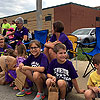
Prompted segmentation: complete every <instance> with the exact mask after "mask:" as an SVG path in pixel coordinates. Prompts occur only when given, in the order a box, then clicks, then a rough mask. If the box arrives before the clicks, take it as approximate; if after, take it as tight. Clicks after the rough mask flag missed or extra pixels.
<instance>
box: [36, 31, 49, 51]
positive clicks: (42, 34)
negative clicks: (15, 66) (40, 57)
mask: <svg viewBox="0 0 100 100" xmlns="http://www.w3.org/2000/svg"><path fill="white" fill-rule="evenodd" d="M47 34H48V30H40V31H37V30H35V31H34V38H35V39H36V40H38V41H40V43H41V51H43V50H44V44H45V43H46V39H47Z"/></svg>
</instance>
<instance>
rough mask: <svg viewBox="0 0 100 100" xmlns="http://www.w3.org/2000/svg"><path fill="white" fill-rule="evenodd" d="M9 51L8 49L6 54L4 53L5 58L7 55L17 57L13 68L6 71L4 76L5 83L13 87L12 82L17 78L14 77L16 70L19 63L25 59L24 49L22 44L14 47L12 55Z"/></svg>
mask: <svg viewBox="0 0 100 100" xmlns="http://www.w3.org/2000/svg"><path fill="white" fill-rule="evenodd" d="M11 51H12V50H10V49H8V50H6V52H5V54H6V56H7V55H10V56H14V54H16V55H17V57H16V66H15V67H14V68H12V69H10V70H8V72H6V74H5V80H6V82H8V83H9V82H12V83H11V84H10V87H12V86H15V84H14V82H13V81H14V80H15V79H16V77H17V76H16V68H17V67H18V66H19V64H20V63H22V62H23V61H24V60H25V59H26V47H25V45H24V44H20V45H16V48H15V51H14V53H13V52H11ZM12 53H13V54H12ZM8 73H9V74H10V76H11V77H10V76H9V75H8ZM13 89H14V90H16V89H18V88H17V87H16V86H15V87H14V88H13Z"/></svg>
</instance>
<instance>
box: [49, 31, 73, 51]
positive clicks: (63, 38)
mask: <svg viewBox="0 0 100 100" xmlns="http://www.w3.org/2000/svg"><path fill="white" fill-rule="evenodd" d="M56 40H57V39H56V35H55V34H53V36H52V37H51V38H50V41H51V42H55V41H56ZM59 41H60V42H61V43H63V44H65V46H66V49H67V50H70V49H72V50H73V45H72V43H71V41H70V40H69V39H68V37H67V35H66V34H64V33H60V36H59Z"/></svg>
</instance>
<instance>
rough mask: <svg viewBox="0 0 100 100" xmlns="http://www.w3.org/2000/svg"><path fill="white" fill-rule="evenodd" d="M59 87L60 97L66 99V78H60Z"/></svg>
mask: <svg viewBox="0 0 100 100" xmlns="http://www.w3.org/2000/svg"><path fill="white" fill-rule="evenodd" d="M57 84H58V87H59V89H60V99H65V95H66V87H67V84H66V81H64V80H58V81H57Z"/></svg>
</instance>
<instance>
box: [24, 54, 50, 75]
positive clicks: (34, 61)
mask: <svg viewBox="0 0 100 100" xmlns="http://www.w3.org/2000/svg"><path fill="white" fill-rule="evenodd" d="M23 64H24V65H27V66H32V67H45V71H44V73H45V74H46V71H47V68H48V64H49V62H48V59H47V57H46V55H45V54H43V53H41V54H40V55H39V56H38V57H36V58H34V56H33V55H32V54H31V55H30V56H29V57H28V58H27V59H26V60H24V61H23Z"/></svg>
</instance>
